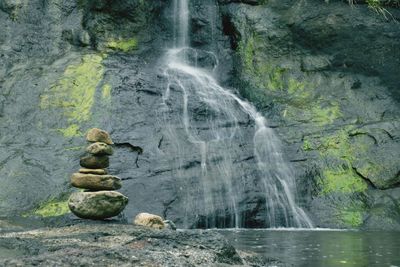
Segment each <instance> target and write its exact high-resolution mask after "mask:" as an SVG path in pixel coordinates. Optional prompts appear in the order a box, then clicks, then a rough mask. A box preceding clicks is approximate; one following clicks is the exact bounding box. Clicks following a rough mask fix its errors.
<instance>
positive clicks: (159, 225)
mask: <svg viewBox="0 0 400 267" xmlns="http://www.w3.org/2000/svg"><path fill="white" fill-rule="evenodd" d="M133 224H135V225H141V226H147V227H150V228H154V229H164V228H165V223H164V220H163V218H161V217H160V216H158V215H154V214H150V213H139V214H138V215H136V217H135V219H134V221H133Z"/></svg>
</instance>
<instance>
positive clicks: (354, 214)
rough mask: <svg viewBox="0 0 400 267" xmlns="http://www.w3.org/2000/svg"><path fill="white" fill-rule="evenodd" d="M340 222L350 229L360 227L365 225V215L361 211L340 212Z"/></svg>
mask: <svg viewBox="0 0 400 267" xmlns="http://www.w3.org/2000/svg"><path fill="white" fill-rule="evenodd" d="M338 220H339V222H341V223H343V224H345V225H346V226H349V227H354V228H355V227H359V226H361V224H362V223H363V214H362V212H361V211H347V210H343V211H340V212H339V214H338Z"/></svg>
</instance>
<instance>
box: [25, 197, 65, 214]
mask: <svg viewBox="0 0 400 267" xmlns="http://www.w3.org/2000/svg"><path fill="white" fill-rule="evenodd" d="M69 212H70V210H69V207H68V199H67V198H65V197H63V198H61V199H55V198H52V199H50V200H48V201H46V202H43V203H41V204H40V205H39V206H38V207H37V208H36V209H35V210H33V211H31V212H28V213H26V214H24V216H25V217H27V216H31V215H36V216H40V217H56V216H61V215H64V214H67V213H69Z"/></svg>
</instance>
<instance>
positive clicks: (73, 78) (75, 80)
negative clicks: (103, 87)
mask: <svg viewBox="0 0 400 267" xmlns="http://www.w3.org/2000/svg"><path fill="white" fill-rule="evenodd" d="M102 61H103V57H102V56H100V55H96V54H90V55H85V56H83V57H82V58H81V61H80V62H79V63H74V64H71V65H69V66H68V67H67V68H66V70H65V71H64V74H63V76H62V78H61V79H60V80H59V81H58V82H56V83H55V84H54V85H53V86H52V87H51V88H50V89H49V90H48V91H47V92H46V93H45V94H44V95H42V96H41V100H40V107H41V108H42V109H62V110H63V114H64V116H65V118H66V119H67V125H68V126H67V127H66V128H62V129H58V131H59V132H61V133H62V134H63V135H64V136H65V137H73V136H81V135H82V133H81V131H80V125H81V123H83V122H86V121H88V120H89V119H90V118H91V109H92V106H93V104H94V96H95V92H96V88H97V86H98V85H99V83H100V82H101V80H102V79H103V74H104V67H103V65H102Z"/></svg>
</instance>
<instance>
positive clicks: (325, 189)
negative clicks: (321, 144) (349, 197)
mask: <svg viewBox="0 0 400 267" xmlns="http://www.w3.org/2000/svg"><path fill="white" fill-rule="evenodd" d="M322 176H323V177H322V178H323V179H322V180H321V182H320V186H321V194H329V193H335V192H338V193H345V194H346V193H354V192H363V191H365V190H367V188H368V185H367V183H366V182H365V181H364V180H363V179H362V178H361V177H360V176H358V175H357V174H356V173H355V172H354V171H353V170H352V169H346V168H338V169H336V170H333V169H327V170H325V171H323V173H322Z"/></svg>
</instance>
